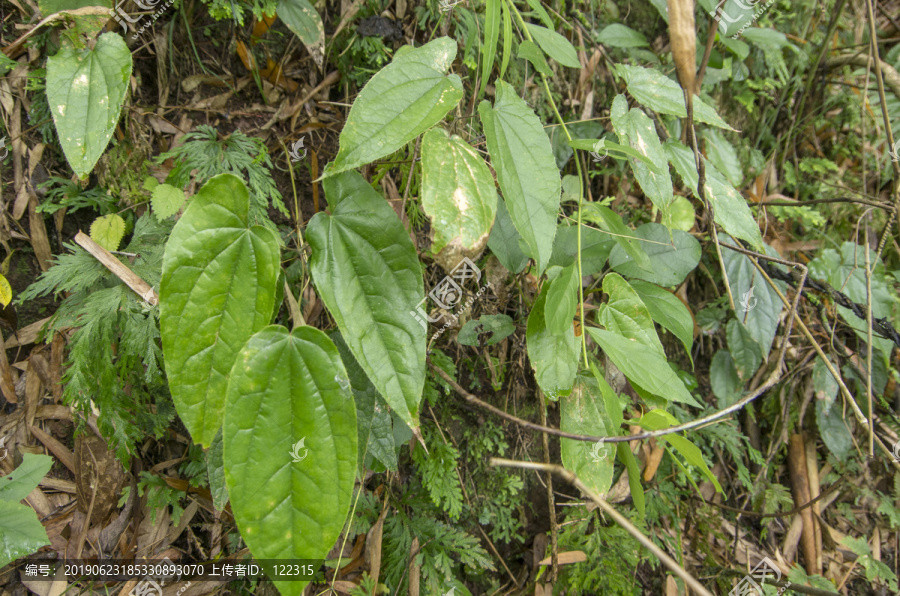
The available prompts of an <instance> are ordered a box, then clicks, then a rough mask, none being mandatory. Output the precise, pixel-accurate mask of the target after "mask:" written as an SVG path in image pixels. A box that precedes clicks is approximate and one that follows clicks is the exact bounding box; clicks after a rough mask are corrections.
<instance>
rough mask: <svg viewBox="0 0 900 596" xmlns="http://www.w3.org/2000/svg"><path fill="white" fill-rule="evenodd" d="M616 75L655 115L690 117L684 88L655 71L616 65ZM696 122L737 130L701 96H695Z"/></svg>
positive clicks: (628, 65) (627, 65)
mask: <svg viewBox="0 0 900 596" xmlns="http://www.w3.org/2000/svg"><path fill="white" fill-rule="evenodd" d="M616 72H617V73H618V74H619V76H621V77H622V78H623V79H624V80H625V85H626V86H627V87H628V92H629V93H630V94H631V95H632V96H633V97H634V98H635V99H636V100H638V101H639V102H640V103H642V104H644V105H645V106H647V107H648V108H650V109H651V110H653V111H655V112H662V113H663V114H672V115H673V116H678V117H679V118H686V117H687V109H685V107H684V92H683V91H682V90H681V85H679V84H678V83H676V82H675V81H673V80H672V79H670V78H669V77H667V76H665V75H664V74H662V73H661V72H659V71H658V70H656V69H653V68H643V67H641V66H631V65H630V64H617V65H616ZM694 119H695V120H696V121H698V122H704V123H706V124H711V125H713V126H718V127H719V128H727V129H728V130H734V129H733V128H731V127H730V126H728V124H726V123H725V121H724V120H722V118H721V117H720V116H719V115H718V114H717V113H716V111H715V109H713V108H711V107H710V106H709V105H708V104H707V103H705V102H704V101H703V100H702V99H700V98H699V97H694Z"/></svg>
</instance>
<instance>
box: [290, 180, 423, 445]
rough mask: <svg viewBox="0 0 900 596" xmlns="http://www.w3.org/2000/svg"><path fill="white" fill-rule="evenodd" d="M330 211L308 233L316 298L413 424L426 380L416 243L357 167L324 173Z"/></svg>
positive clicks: (374, 379)
mask: <svg viewBox="0 0 900 596" xmlns="http://www.w3.org/2000/svg"><path fill="white" fill-rule="evenodd" d="M324 187H325V195H326V197H327V198H328V203H329V205H331V209H332V213H331V214H330V215H329V214H328V213H325V212H319V213H317V214H316V215H315V216H313V218H312V220H311V221H310V222H309V226H308V227H307V231H306V238H307V241H308V242H309V245H310V247H312V255H311V256H310V259H309V265H310V270H311V271H312V276H313V280H314V281H315V282H316V287H317V288H318V290H319V297H320V298H322V301H323V302H324V303H325V306H326V307H328V311H329V312H330V313H331V316H332V317H334V320H335V322H336V323H337V325H338V328H339V329H340V330H341V335H342V336H343V338H344V341H346V342H347V346H348V347H349V348H350V351H351V352H352V353H353V356H354V357H355V358H356V361H357V362H358V363H359V365H360V366H361V367H362V369H363V370H364V371H366V374H367V375H368V377H369V379H370V380H371V381H372V384H373V385H375V387H376V388H377V389H378V391H379V393H381V395H382V396H383V397H384V398H385V400H387V402H388V404H390V406H391V407H392V408H393V409H394V411H395V412H396V413H397V414H398V415H399V416H400V418H401V419H403V421H404V422H406V424H407V425H409V426H410V428H412V429H413V430H417V429H418V426H419V402H420V400H421V399H422V389H423V387H424V385H425V331H426V329H425V322H424V321H421V322H420V320H418V319H417V316H416V311H417V308H418V306H419V304H420V303H421V302H422V300H423V299H424V298H425V290H424V281H423V279H422V268H421V266H420V265H419V258H418V255H417V254H416V249H415V247H414V246H413V244H412V241H411V240H410V238H409V234H408V233H407V232H406V228H404V227H403V224H402V223H401V222H400V219H399V218H398V217H397V214H396V213H395V212H394V210H393V209H392V208H391V207H390V205H388V203H387V201H385V200H384V198H383V197H381V196H380V195H379V194H378V193H377V192H375V191H374V190H373V189H372V187H371V186H370V185H369V184H368V183H367V182H366V181H365V180H363V178H362V176H360V175H359V173H358V172H355V171H354V172H344V173H342V174H340V175H337V176H333V177H331V178H326V179H325V182H324Z"/></svg>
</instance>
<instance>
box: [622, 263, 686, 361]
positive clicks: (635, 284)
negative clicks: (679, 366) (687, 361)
mask: <svg viewBox="0 0 900 596" xmlns="http://www.w3.org/2000/svg"><path fill="white" fill-rule="evenodd" d="M629 283H630V284H631V287H632V288H633V289H634V291H635V292H637V294H638V296H640V297H641V300H642V301H643V303H644V304H645V305H646V307H647V310H648V311H649V312H650V316H651V317H653V320H654V321H656V322H657V323H659V324H660V325H662V326H663V327H665V328H666V329H668V330H669V331H671V332H672V333H673V334H675V337H677V338H678V339H680V340H681V343H682V344H684V349H685V351H686V352H687V355H688V357H689V358H691V362H693V357H692V356H691V347H692V346H693V344H694V319H693V317H691V313H690V311H689V310H688V308H687V307H686V306H685V305H684V303H683V302H682V301H681V300H679V299H678V298H677V297H676V296H675V294H673V293H672V292H670V291H668V290H666V289H664V288H661V287H659V286H657V285H655V284H651V283H649V282H646V281H641V280H637V279H633V280H631V281H630V282H629Z"/></svg>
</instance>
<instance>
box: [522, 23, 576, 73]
mask: <svg viewBox="0 0 900 596" xmlns="http://www.w3.org/2000/svg"><path fill="white" fill-rule="evenodd" d="M525 26H526V27H527V28H528V32H529V33H531V36H532V37H534V41H536V42H537V44H538V45H539V46H541V49H542V50H544V52H545V53H546V54H547V55H548V56H550V57H551V58H553V59H554V60H556V61H557V62H559V63H560V64H562V65H563V66H568V67H569V68H581V62H579V61H578V52H576V51H575V48H574V47H573V46H572V44H571V43H569V40H568V39H566V38H565V37H563V36H562V35H560V34H559V33H557V32H556V31H552V30H550V29H547V28H546V27H541V26H540V25H535V24H533V23H525Z"/></svg>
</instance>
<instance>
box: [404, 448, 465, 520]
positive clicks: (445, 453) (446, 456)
mask: <svg viewBox="0 0 900 596" xmlns="http://www.w3.org/2000/svg"><path fill="white" fill-rule="evenodd" d="M425 442H426V444H427V445H428V446H429V454H428V455H426V454H425V451H424V450H423V449H416V450H415V451H414V452H413V461H414V462H416V465H417V466H418V468H419V473H420V475H421V478H422V484H423V485H424V486H425V489H426V490H427V491H428V494H429V495H431V500H432V502H433V503H434V504H435V506H437V507H438V508H440V509H441V510H442V511H444V512H445V513H447V515H449V516H450V518H451V519H452V520H454V521H456V520H458V519H459V514H460V512H461V511H462V507H463V496H462V489H461V488H460V485H459V476H458V475H457V473H456V468H457V466H458V465H459V451H458V450H457V449H456V447H454V446H453V445H450V444H448V443H445V442H443V441H442V440H440V439H439V438H435V437H434V436H433V435H431V433H429V432H427V431H426V433H425Z"/></svg>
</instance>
